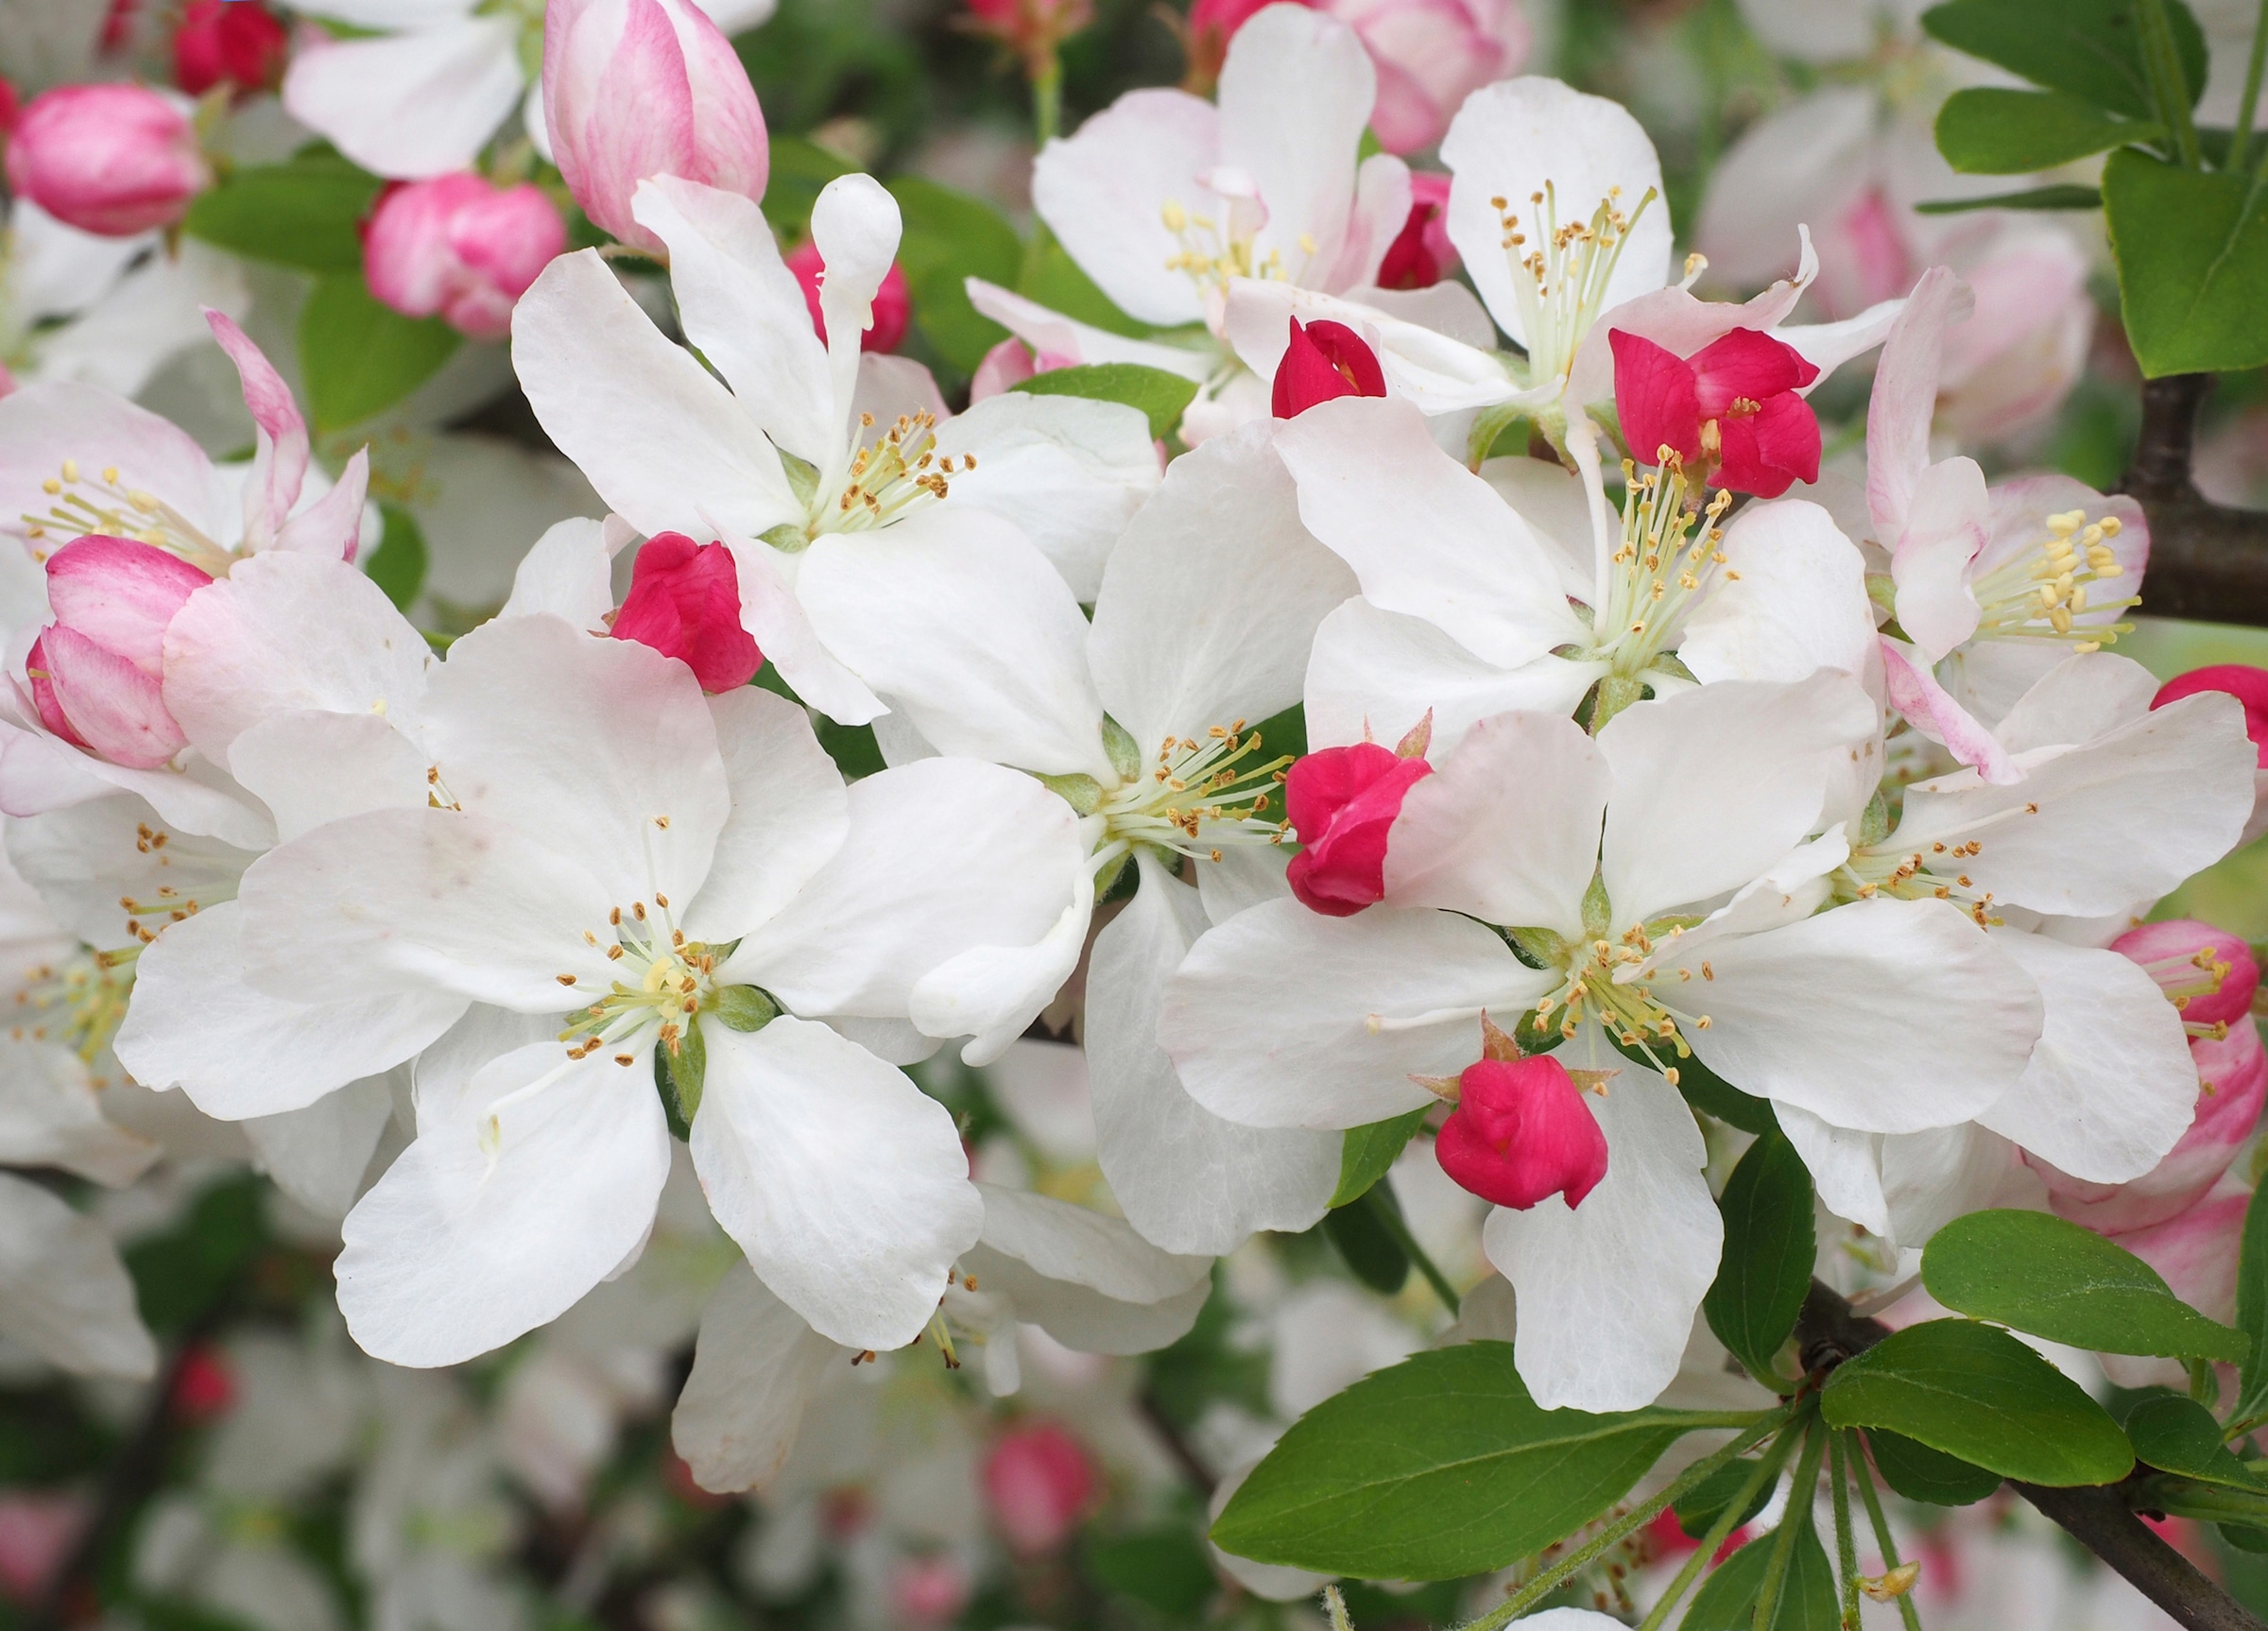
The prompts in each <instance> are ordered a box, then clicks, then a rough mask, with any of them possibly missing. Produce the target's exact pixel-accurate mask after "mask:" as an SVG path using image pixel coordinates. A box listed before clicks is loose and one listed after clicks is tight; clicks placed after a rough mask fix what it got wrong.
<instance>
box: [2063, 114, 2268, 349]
mask: <svg viewBox="0 0 2268 1631" xmlns="http://www.w3.org/2000/svg"><path fill="white" fill-rule="evenodd" d="M2103 208H2104V211H2105V218H2106V219H2107V220H2108V222H2109V224H2110V247H2111V252H2112V254H2113V255H2115V256H2116V257H2117V259H2118V263H2119V308H2120V311H2121V313H2122V315H2123V316H2124V318H2125V319H2126V335H2127V338H2128V339H2130V340H2131V341H2132V342H2133V343H2134V354H2135V356H2136V358H2137V359H2138V360H2139V362H2140V363H2141V365H2142V372H2143V374H2144V375H2146V376H2147V377H2149V378H2151V379H2159V378H2163V377H2164V376H2165V375H2167V374H2179V373H2196V372H2205V371H2228V370H2234V369H2249V368H2258V367H2259V365H2260V364H2262V363H2264V362H2268V190H2263V189H2262V188H2261V187H2259V185H2257V184H2256V183H2255V182H2254V181H2253V180H2252V179H2251V178H2249V177H2245V176H2240V175H2229V174H2227V173H2225V172H2219V171H2215V172H2207V171H2201V170H2184V169H2179V168H2177V167H2175V166H2174V165H2172V164H2169V163H2164V162H2163V161H2161V160H2158V159H2154V158H2152V157H2151V156H2150V155H2149V154H2147V153H2142V152H2138V151H2135V150H2134V149H2132V148H2122V149H2120V150H2119V151H2118V152H2116V153H2113V154H2111V156H2110V157H2109V159H2108V160H2107V161H2105V163H2104V165H2103Z"/></svg>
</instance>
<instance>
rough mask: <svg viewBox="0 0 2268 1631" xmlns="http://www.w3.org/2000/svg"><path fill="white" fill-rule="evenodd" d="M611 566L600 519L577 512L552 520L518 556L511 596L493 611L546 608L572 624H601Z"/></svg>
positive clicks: (608, 605)
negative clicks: (541, 533)
mask: <svg viewBox="0 0 2268 1631" xmlns="http://www.w3.org/2000/svg"><path fill="white" fill-rule="evenodd" d="M613 566H614V552H613V550H611V549H610V548H609V547H608V539H607V526H606V524H605V523H604V522H598V521H592V520H590V519H589V518H588V517H584V516H576V517H573V518H571V519H569V520H567V521H562V522H558V523H556V524H554V525H552V526H551V527H550V528H548V529H547V530H546V531H545V532H544V534H543V536H542V537H541V538H539V539H538V540H536V541H535V544H534V546H533V547H531V548H530V549H529V550H528V552H527V554H526V555H525V556H524V557H522V558H521V561H520V565H519V567H518V568H517V569H516V570H515V571H514V572H513V574H512V593H511V598H510V599H508V600H507V601H506V602H505V603H504V608H503V609H502V610H500V611H498V612H497V614H496V615H497V616H498V617H527V616H530V615H532V614H534V613H536V612H539V611H548V612H550V613H551V614H552V615H553V616H554V617H563V618H565V619H566V620H567V621H568V622H569V623H572V624H574V625H575V627H577V628H583V629H593V630H595V629H598V628H602V627H605V626H606V625H605V619H606V615H607V613H608V612H610V611H611V610H613V609H614V578H613Z"/></svg>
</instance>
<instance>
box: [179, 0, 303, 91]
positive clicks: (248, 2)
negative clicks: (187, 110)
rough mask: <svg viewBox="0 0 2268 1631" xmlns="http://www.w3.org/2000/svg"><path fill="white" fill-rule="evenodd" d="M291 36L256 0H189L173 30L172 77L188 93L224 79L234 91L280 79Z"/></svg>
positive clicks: (266, 85)
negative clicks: (179, 21) (178, 25)
mask: <svg viewBox="0 0 2268 1631" xmlns="http://www.w3.org/2000/svg"><path fill="white" fill-rule="evenodd" d="M290 54H291V37H290V36H289V35H288V34H287V33H285V32H284V28H283V24H281V23H279V22H277V21H276V19H275V16H274V14H273V13H271V12H270V11H269V10H268V9H266V7H265V6H263V5H261V4H260V0H189V4H188V5H187V6H186V7H185V8H183V9H182V11H181V26H180V27H179V28H178V29H176V30H175V31H174V36H173V82H174V83H175V84H177V85H179V86H180V88H181V89H182V90H184V91H186V92H188V93H189V94H191V95H192V96H201V95H203V94H205V93H206V92H207V91H210V90H211V89H213V87H214V86H215V85H229V86H232V87H233V88H234V89H235V92H236V94H238V95H239V96H249V95H250V94H252V93H253V92H255V91H272V90H274V89H275V88H276V87H277V86H278V85H280V84H282V83H283V61H284V59H285V58H286V57H288V56H289V55H290Z"/></svg>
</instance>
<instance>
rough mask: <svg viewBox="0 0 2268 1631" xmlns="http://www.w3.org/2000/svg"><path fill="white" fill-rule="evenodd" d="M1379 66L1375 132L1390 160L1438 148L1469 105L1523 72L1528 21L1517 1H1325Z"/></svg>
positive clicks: (1326, 8)
mask: <svg viewBox="0 0 2268 1631" xmlns="http://www.w3.org/2000/svg"><path fill="white" fill-rule="evenodd" d="M1318 9H1321V10H1324V11H1327V12H1329V13H1330V14H1331V15H1332V16H1333V17H1336V18H1337V19H1338V20H1339V21H1340V22H1342V23H1345V24H1347V25H1348V26H1350V27H1351V28H1353V30H1354V31H1355V33H1356V35H1357V36H1358V37H1359V38H1360V39H1361V40H1362V42H1363V44H1364V46H1365V47H1366V49H1367V50H1368V51H1369V53H1370V60H1371V61H1372V62H1374V63H1375V64H1377V67H1378V100H1377V102H1376V103H1375V104H1374V105H1373V106H1372V108H1371V110H1370V129H1371V130H1372V132H1373V133H1374V134H1375V135H1376V136H1377V137H1378V141H1379V146H1383V148H1385V150H1386V151H1387V152H1389V153H1414V152H1416V151H1417V149H1418V148H1420V147H1430V146H1433V145H1434V144H1435V143H1436V142H1438V141H1440V140H1441V138H1442V137H1443V136H1444V135H1446V134H1447V133H1448V131H1449V122H1450V120H1451V119H1452V118H1453V117H1455V115H1456V112H1457V110H1458V109H1459V108H1462V107H1463V106H1464V105H1465V98H1466V97H1467V96H1469V95H1470V94H1472V93H1473V92H1475V91H1477V90H1479V89H1480V88H1481V87H1482V86H1483V85H1487V84H1493V83H1494V82H1495V81H1496V80H1499V79H1503V78H1505V77H1509V76H1511V75H1513V74H1517V73H1518V72H1520V65H1521V63H1522V62H1523V61H1525V60H1527V55H1528V22H1527V18H1526V16H1525V15H1524V14H1523V13H1522V12H1521V9H1520V6H1519V4H1518V3H1517V0H1323V4H1322V5H1321V6H1320V7H1319V8H1318Z"/></svg>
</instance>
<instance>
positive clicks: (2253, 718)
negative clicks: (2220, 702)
mask: <svg viewBox="0 0 2268 1631" xmlns="http://www.w3.org/2000/svg"><path fill="white" fill-rule="evenodd" d="M2201 691H2225V692H2226V693H2227V694H2228V695H2231V696H2233V697H2235V698H2236V699H2237V700H2238V701H2239V702H2241V703H2242V704H2243V705H2244V733H2245V734H2246V735H2247V736H2249V737H2251V738H2252V745H2253V747H2255V748H2257V749H2258V750H2259V763H2260V768H2261V769H2263V770H2268V668H2254V667H2252V666H2251V665H2249V664H2247V663H2242V662H2216V663H2210V664H2208V666H2206V667H2204V668H2192V669H2191V670H2190V671H2189V672H2188V673H2186V674H2176V675H2175V676H2174V677H2173V678H2171V679H2169V680H2167V681H2166V682H2165V684H2163V685H2161V686H2159V687H2158V691H2157V695H2156V696H2153V697H2152V698H2151V699H2150V706H2151V707H2153V708H2163V707H2164V706H2165V705H2166V704H2167V703H2169V702H2178V701H2180V700H2181V699H2182V698H2183V697H2185V696H2194V695H2197V694H2198V693H2199V692H2201Z"/></svg>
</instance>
